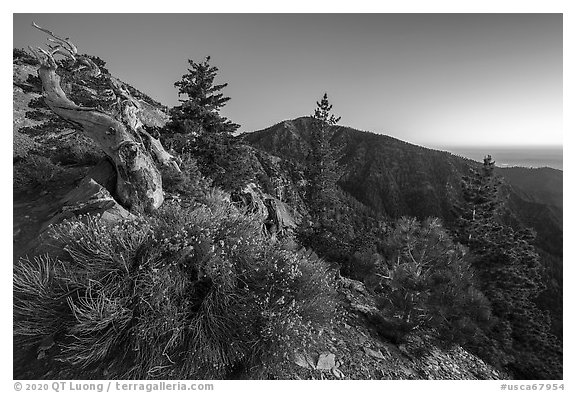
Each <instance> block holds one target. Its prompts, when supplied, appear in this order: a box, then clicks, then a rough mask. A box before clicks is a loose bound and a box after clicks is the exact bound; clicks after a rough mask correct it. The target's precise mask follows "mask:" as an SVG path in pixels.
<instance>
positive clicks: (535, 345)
mask: <svg viewBox="0 0 576 393" xmlns="http://www.w3.org/2000/svg"><path fill="white" fill-rule="evenodd" d="M462 185H463V202H462V203H461V204H459V205H458V206H457V207H456V210H457V212H458V214H459V220H458V225H457V231H456V232H457V237H458V240H459V241H460V242H461V243H462V244H464V245H466V246H468V248H469V249H470V251H471V252H472V253H473V254H474V255H475V258H474V262H473V266H474V268H475V269H476V271H477V273H478V276H479V278H480V281H481V289H482V291H483V292H484V294H485V295H486V296H487V298H488V299H489V300H490V302H491V305H492V311H493V314H494V316H495V317H496V320H495V323H494V324H493V325H492V327H491V330H490V331H489V332H487V337H488V339H489V340H490V343H487V344H486V345H485V347H484V349H483V350H485V351H491V352H492V353H491V354H490V355H488V356H490V357H494V358H496V357H497V358H499V359H500V360H503V363H506V364H507V365H508V367H510V369H511V370H513V371H514V372H515V373H516V374H517V375H518V376H519V377H522V378H539V379H552V378H559V377H560V375H561V372H562V364H561V358H562V354H561V348H560V345H559V341H558V339H557V338H556V337H555V336H553V335H552V334H551V333H550V318H549V316H548V315H547V314H546V313H544V312H542V311H541V310H540V309H538V308H537V307H536V305H535V303H534V299H535V298H536V297H537V296H538V294H540V293H541V291H542V290H543V288H544V286H543V284H542V279H541V266H540V258H539V255H538V254H537V253H536V251H535V248H534V247H533V246H532V241H533V239H534V234H533V232H532V231H531V230H528V229H521V230H514V229H513V228H511V227H509V226H506V225H504V224H503V223H501V222H500V220H499V214H498V213H499V212H500V211H501V210H502V209H503V201H502V199H501V198H500V197H499V186H500V181H499V180H498V179H497V178H496V177H495V175H494V161H493V160H492V158H491V157H490V156H486V158H485V159H484V164H483V166H482V168H481V170H480V171H472V173H471V175H470V176H467V177H465V178H464V179H463V184H462ZM507 354H509V355H511V357H510V358H507V356H506V355H507Z"/></svg>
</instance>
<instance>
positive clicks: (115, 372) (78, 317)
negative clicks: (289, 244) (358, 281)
mask: <svg viewBox="0 0 576 393" xmlns="http://www.w3.org/2000/svg"><path fill="white" fill-rule="evenodd" d="M52 239H53V240H52V241H53V242H55V245H56V246H57V247H56V248H55V250H58V249H60V250H62V252H61V253H60V254H54V255H52V257H48V258H37V259H35V260H33V261H22V262H21V265H20V266H19V267H18V268H16V269H15V276H17V277H16V278H15V286H14V296H15V305H16V306H15V309H14V316H15V330H14V335H15V341H16V342H17V344H18V345H19V346H20V347H22V348H23V349H24V350H25V351H24V352H23V353H25V352H26V351H28V352H30V351H34V350H35V349H36V348H37V346H38V344H39V343H40V342H41V341H42V340H43V339H44V338H45V337H47V336H51V337H56V339H55V340H56V341H57V347H58V348H59V352H58V354H56V355H55V356H54V358H55V359H57V360H58V361H59V362H58V363H57V364H58V365H59V366H58V367H57V368H58V369H59V370H60V374H59V375H61V376H62V377H65V376H66V377H70V378H71V377H73V376H75V375H76V376H77V377H83V378H86V377H100V378H102V377H103V376H104V375H106V377H107V378H113V379H126V378H135V379H148V378H162V379H207V378H226V377H230V376H232V375H238V373H240V374H242V375H246V374H250V375H259V374H257V373H256V371H255V370H256V369H262V368H267V367H274V365H275V364H277V363H278V362H279V361H281V360H282V359H285V358H286V357H287V356H288V354H291V352H292V351H293V350H294V349H295V348H301V347H303V346H306V345H307V344H309V343H310V342H311V341H312V340H313V339H314V337H313V335H312V332H313V331H314V329H313V328H314V326H317V325H321V324H324V323H327V321H329V320H330V319H331V317H332V312H333V308H334V289H333V286H332V282H331V280H330V278H329V275H328V268H327V266H326V264H325V263H324V262H322V261H321V260H309V259H307V258H305V257H302V256H301V255H299V254H296V253H294V252H292V251H288V250H285V249H283V248H282V247H281V245H280V244H279V243H270V242H268V240H267V239H265V238H263V237H262V235H261V232H260V230H259V225H258V223H257V222H255V220H253V219H251V218H250V217H246V216H245V215H243V214H241V213H240V212H239V211H238V210H237V209H236V208H234V207H233V206H231V205H230V204H229V203H226V202H224V201H221V202H220V203H212V204H211V205H210V206H202V207H199V208H196V209H193V210H192V209H188V210H183V209H182V208H181V207H180V206H179V205H177V204H169V203H167V204H165V206H163V207H162V208H161V209H160V210H159V211H158V212H157V213H156V214H155V216H153V217H151V218H149V219H147V220H139V221H134V222H124V223H119V224H105V223H103V222H101V221H98V220H97V219H94V218H85V219H83V221H73V222H66V223H64V224H62V225H60V226H57V227H55V228H54V229H53V231H52ZM22 356H23V355H22ZM55 369H56V368H55Z"/></svg>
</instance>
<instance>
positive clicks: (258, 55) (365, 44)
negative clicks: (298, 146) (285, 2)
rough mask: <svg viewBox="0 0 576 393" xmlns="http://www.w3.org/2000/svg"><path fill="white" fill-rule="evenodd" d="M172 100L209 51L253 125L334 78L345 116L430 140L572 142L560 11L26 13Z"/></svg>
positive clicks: (21, 28)
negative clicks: (566, 131) (566, 128)
mask: <svg viewBox="0 0 576 393" xmlns="http://www.w3.org/2000/svg"><path fill="white" fill-rule="evenodd" d="M32 21H35V22H37V23H38V24H40V25H41V26H43V27H46V28H49V29H51V30H53V31H54V32H56V33H57V34H60V35H63V36H66V37H70V38H71V39H72V40H73V41H74V42H75V43H76V44H77V45H78V47H79V50H80V51H81V52H84V53H89V54H93V55H97V56H99V57H101V58H102V59H104V60H105V61H107V63H108V64H107V67H108V68H109V69H110V71H111V72H112V73H113V74H114V75H116V76H118V77H119V78H121V79H122V80H124V81H126V82H128V83H130V84H132V85H134V86H135V87H137V88H138V89H140V90H142V91H144V92H145V93H147V94H149V95H150V96H151V97H153V98H154V99H156V100H158V101H160V102H162V103H163V104H165V105H168V106H173V105H175V104H177V102H178V101H177V99H178V97H177V91H176V89H175V88H174V87H173V84H174V82H175V81H177V80H179V79H180V77H181V76H182V74H184V73H185V72H186V68H187V62H186V60H187V59H188V58H192V59H194V60H196V61H200V60H202V59H203V57H205V56H206V55H210V56H211V57H212V64H213V65H215V66H217V67H218V68H220V73H219V80H218V82H219V83H222V82H228V83H229V86H228V88H226V90H225V93H226V95H228V96H230V97H232V100H231V101H229V103H228V105H227V106H226V108H225V109H224V110H223V114H224V115H226V116H227V117H229V118H230V119H231V120H233V121H234V122H236V123H239V124H240V125H241V126H242V127H241V131H253V130H258V129H262V128H265V127H268V126H270V125H272V124H275V123H278V122H280V121H282V120H285V119H291V118H296V117H299V116H303V115H308V114H311V113H312V112H313V110H314V107H315V101H316V100H319V99H320V98H321V96H322V94H323V93H324V92H325V91H326V92H327V93H328V95H329V98H330V100H331V102H332V103H333V104H334V111H335V112H336V114H338V115H340V116H342V121H341V123H342V124H343V125H347V126H351V127H354V128H357V129H361V130H366V131H373V132H378V133H384V134H388V135H391V136H393V137H396V138H399V139H402V140H405V141H408V142H412V143H416V144H421V145H425V146H447V145H450V146H464V145H466V146H470V145H483V146H484V145H490V146H508V145H535V146H543V145H561V144H562V15H561V14H466V15H461V14H177V15H176V14H111V15H106V14H82V15H75V14H65V15H62V14H41V15H33V14H15V15H14V42H13V44H14V47H18V48H22V47H27V46H28V45H33V46H37V45H43V44H44V43H45V35H44V34H43V33H41V32H39V31H37V30H35V29H34V28H32V27H31V26H30V24H31V22H32Z"/></svg>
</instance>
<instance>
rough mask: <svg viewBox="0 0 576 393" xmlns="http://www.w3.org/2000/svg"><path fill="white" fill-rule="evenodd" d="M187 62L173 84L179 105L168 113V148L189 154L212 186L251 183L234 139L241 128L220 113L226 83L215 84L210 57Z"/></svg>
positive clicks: (224, 98)
mask: <svg viewBox="0 0 576 393" xmlns="http://www.w3.org/2000/svg"><path fill="white" fill-rule="evenodd" d="M188 63H189V65H190V68H189V69H188V73H187V74H185V75H183V76H182V78H181V80H180V81H178V82H176V83H175V84H174V86H175V87H177V88H178V95H179V97H181V98H180V103H181V104H180V105H179V106H176V107H174V108H172V110H171V111H170V122H169V124H168V125H167V127H166V128H167V130H166V131H167V134H168V135H170V141H171V143H170V144H169V145H170V146H171V147H172V148H174V150H176V151H177V152H178V153H180V154H185V153H190V154H192V155H193V156H194V157H195V158H196V159H197V161H198V165H199V168H200V170H201V171H202V173H203V174H204V175H205V176H209V177H211V178H212V179H214V183H215V185H218V186H221V187H224V188H228V189H234V188H237V187H240V186H242V185H244V184H245V183H246V182H248V181H249V180H250V174H249V171H248V168H247V167H246V163H245V161H244V156H245V154H244V153H243V146H241V145H240V144H239V142H238V140H237V139H236V138H235V137H234V132H235V131H236V130H237V129H238V128H239V127H240V126H239V125H238V124H235V123H233V122H232V121H230V120H229V119H227V118H226V117H224V116H222V115H221V114H220V110H221V109H222V108H223V107H224V106H225V105H226V103H227V102H228V101H229V100H230V97H226V96H224V94H223V93H222V90H223V89H224V88H225V87H226V86H228V84H227V83H223V84H215V79H216V76H217V75H218V68H217V67H215V66H212V65H210V56H208V57H206V58H205V59H204V61H202V62H200V63H196V62H194V61H193V60H188Z"/></svg>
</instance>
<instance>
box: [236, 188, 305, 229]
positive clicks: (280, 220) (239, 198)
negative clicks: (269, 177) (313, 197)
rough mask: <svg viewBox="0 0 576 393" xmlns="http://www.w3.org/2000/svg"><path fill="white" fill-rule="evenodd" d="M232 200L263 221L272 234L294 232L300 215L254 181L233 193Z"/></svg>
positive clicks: (264, 226)
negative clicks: (263, 190) (265, 191)
mask: <svg viewBox="0 0 576 393" xmlns="http://www.w3.org/2000/svg"><path fill="white" fill-rule="evenodd" d="M231 200H232V202H233V203H234V204H235V205H236V206H238V207H240V208H242V209H245V210H246V212H247V213H248V214H250V215H253V216H254V217H256V218H257V219H258V220H259V221H261V222H262V226H263V230H264V231H265V232H266V233H268V234H270V235H271V236H274V237H275V236H283V235H286V234H289V233H292V232H293V231H294V230H295V229H296V227H297V226H298V223H299V221H300V216H299V215H298V214H297V213H296V212H295V211H294V210H292V209H291V208H290V207H289V206H288V205H287V204H286V203H284V202H282V201H280V200H279V199H277V198H275V197H273V196H271V195H269V194H266V193H264V192H262V190H261V189H260V188H259V187H258V186H256V184H254V183H249V184H248V185H246V186H245V187H244V188H243V189H242V190H240V191H238V192H234V193H232V195H231Z"/></svg>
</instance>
